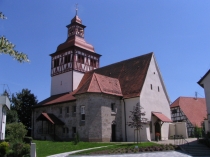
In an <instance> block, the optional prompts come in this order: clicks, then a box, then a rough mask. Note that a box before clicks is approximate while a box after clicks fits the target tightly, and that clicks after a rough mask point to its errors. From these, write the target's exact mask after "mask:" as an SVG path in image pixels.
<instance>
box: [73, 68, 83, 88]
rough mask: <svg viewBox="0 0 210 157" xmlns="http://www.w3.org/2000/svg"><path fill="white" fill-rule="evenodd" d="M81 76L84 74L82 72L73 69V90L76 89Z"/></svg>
mask: <svg viewBox="0 0 210 157" xmlns="http://www.w3.org/2000/svg"><path fill="white" fill-rule="evenodd" d="M83 76H84V73H82V72H78V71H73V90H75V89H77V87H78V85H79V83H80V81H81V80H82V77H83Z"/></svg>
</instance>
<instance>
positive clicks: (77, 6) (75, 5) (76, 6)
mask: <svg viewBox="0 0 210 157" xmlns="http://www.w3.org/2000/svg"><path fill="white" fill-rule="evenodd" d="M75 6H76V16H77V11H78V3H77V4H76V5H75Z"/></svg>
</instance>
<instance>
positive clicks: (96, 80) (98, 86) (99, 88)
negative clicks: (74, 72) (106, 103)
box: [93, 73, 104, 93]
mask: <svg viewBox="0 0 210 157" xmlns="http://www.w3.org/2000/svg"><path fill="white" fill-rule="evenodd" d="M93 75H94V76H95V78H96V81H97V83H98V87H99V89H100V91H101V93H103V92H102V90H101V86H100V83H99V81H98V77H97V74H96V73H93ZM103 76H104V75H103Z"/></svg>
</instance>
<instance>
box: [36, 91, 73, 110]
mask: <svg viewBox="0 0 210 157" xmlns="http://www.w3.org/2000/svg"><path fill="white" fill-rule="evenodd" d="M75 92H76V90H75V91H73V92H71V93H63V94H58V95H52V96H50V97H49V98H47V99H45V100H43V101H41V102H39V103H38V104H37V105H35V106H33V107H34V108H36V107H41V106H45V105H52V104H57V103H63V102H68V101H75V100H76V98H75V97H74V96H73V94H74V93H75Z"/></svg>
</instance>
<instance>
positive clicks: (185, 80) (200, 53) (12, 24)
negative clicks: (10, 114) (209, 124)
mask: <svg viewBox="0 0 210 157" xmlns="http://www.w3.org/2000/svg"><path fill="white" fill-rule="evenodd" d="M76 3H78V4H79V11H78V15H79V17H80V18H81V19H82V22H83V24H84V25H86V26H87V27H86V29H85V40H86V41H87V42H88V43H91V44H92V45H93V46H94V47H95V51H96V52H97V53H99V54H101V55H102V57H101V60H100V61H101V62H100V66H101V67H102V66H105V65H108V64H111V63H115V62H118V61H121V60H125V59H129V58H132V57H136V56H140V55H142V54H145V53H149V52H154V53H155V57H156V59H157V62H158V65H159V68H160V71H161V73H162V76H163V79H164V82H165V85H166V88H167V91H168V94H169V97H170V100H171V101H172V102H173V101H174V100H175V99H176V98H178V97H179V96H190V97H193V96H194V95H195V92H196V91H197V92H198V96H199V97H204V91H203V89H202V88H201V87H200V86H199V85H198V84H197V81H198V80H199V79H200V78H201V77H202V76H203V75H204V74H205V73H206V72H207V70H208V69H209V68H210V60H209V58H210V44H209V43H210V9H209V8H210V1H208V0H206V1H205V0H203V1H193V0H191V1H187V0H186V1H177V0H170V1H168V0H161V1H155V0H154V1H152V0H141V1H140V0H127V1H125V0H115V1H107V0H100V1H95V0H83V1H82V0H77V1H76V0H62V1H55V0H44V1H41V0H37V1H29V0H19V1H14V0H5V1H3V0H0V11H1V12H3V13H4V14H5V15H6V16H7V18H8V19H7V20H0V35H4V36H6V38H8V39H9V40H10V41H11V42H12V43H14V44H15V45H16V50H18V51H21V52H24V53H26V54H28V56H29V59H30V61H31V62H30V63H24V64H20V63H18V62H17V61H15V60H13V59H12V58H11V57H10V56H8V55H0V63H1V66H0V71H1V75H0V76H1V77H0V92H2V91H3V87H4V86H3V85H2V84H7V85H8V86H9V88H10V92H11V93H16V92H20V91H21V90H22V89H23V88H28V89H30V90H31V92H32V93H34V94H35V95H36V96H37V99H38V100H39V101H41V100H43V99H45V98H47V97H49V96H50V83H51V76H50V60H51V58H50V56H49V54H51V53H54V52H55V51H56V48H57V46H58V45H59V44H61V43H63V42H64V41H65V40H66V38H67V28H66V25H68V24H69V23H70V20H71V19H72V18H73V17H74V15H75V4H76Z"/></svg>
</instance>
